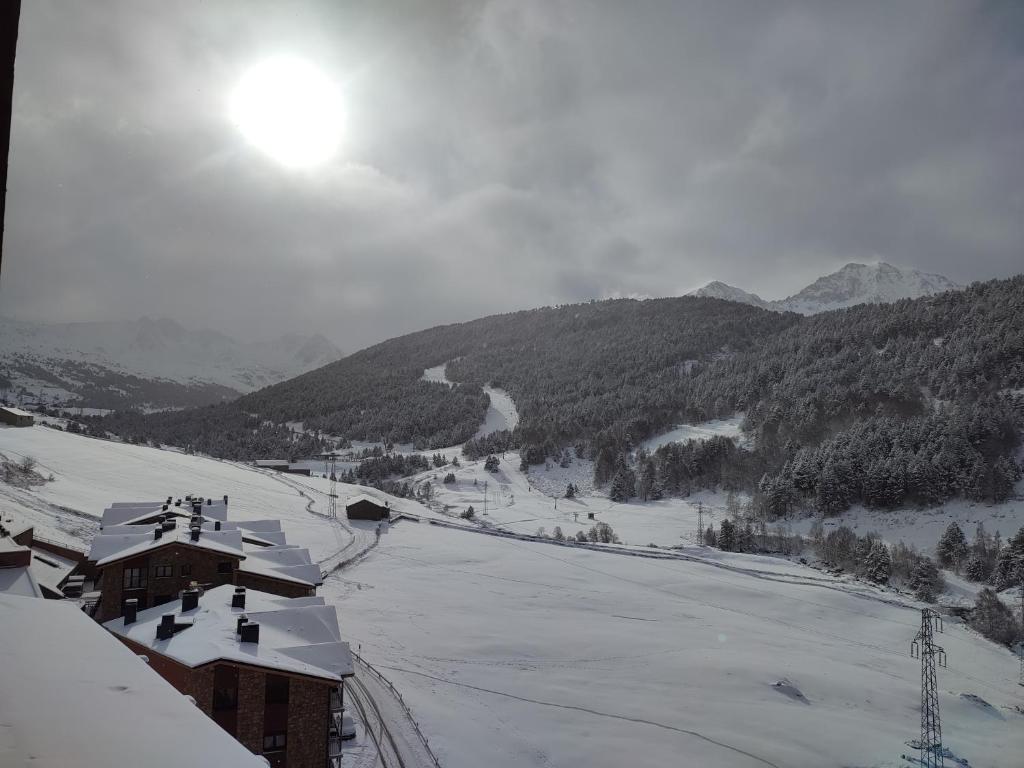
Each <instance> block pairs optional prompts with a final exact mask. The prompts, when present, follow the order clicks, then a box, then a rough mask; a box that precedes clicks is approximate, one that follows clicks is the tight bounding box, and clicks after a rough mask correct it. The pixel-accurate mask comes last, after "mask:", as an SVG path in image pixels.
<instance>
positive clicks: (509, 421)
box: [423, 363, 519, 437]
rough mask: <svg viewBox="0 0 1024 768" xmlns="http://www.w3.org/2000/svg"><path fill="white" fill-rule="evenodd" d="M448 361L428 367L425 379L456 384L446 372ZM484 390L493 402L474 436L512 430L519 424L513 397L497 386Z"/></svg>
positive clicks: (484, 388)
mask: <svg viewBox="0 0 1024 768" xmlns="http://www.w3.org/2000/svg"><path fill="white" fill-rule="evenodd" d="M446 365H447V363H442V364H441V365H435V366H434V367H433V368H427V369H425V370H424V371H423V380H424V381H432V382H435V383H437V384H447V385H448V386H449V387H453V386H455V382H453V381H451V380H449V378H448V376H447V375H446V374H445V370H444V369H445V366H446ZM483 390H484V392H485V393H487V396H488V397H489V398H490V399H491V404H490V406H488V408H487V413H486V414H485V415H484V421H483V423H482V424H481V425H480V428H479V429H477V431H476V434H475V435H474V437H483V436H484V435H489V434H491V432H497V431H499V430H502V429H507V430H509V431H510V432H511V431H512V430H513V429H515V428H516V427H517V426H518V425H519V411H517V410H516V404H515V403H514V402H513V401H512V397H511V396H510V395H509V394H508V392H506V391H505V390H503V389H498V388H497V387H491V386H486V385H485V386H484V387H483Z"/></svg>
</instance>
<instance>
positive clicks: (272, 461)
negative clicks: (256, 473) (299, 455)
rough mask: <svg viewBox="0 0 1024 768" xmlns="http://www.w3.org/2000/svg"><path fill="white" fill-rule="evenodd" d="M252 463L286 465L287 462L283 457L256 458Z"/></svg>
mask: <svg viewBox="0 0 1024 768" xmlns="http://www.w3.org/2000/svg"><path fill="white" fill-rule="evenodd" d="M253 464H254V465H255V466H257V467H287V466H288V465H289V462H288V461H286V460H284V459H257V460H256V461H254V462H253Z"/></svg>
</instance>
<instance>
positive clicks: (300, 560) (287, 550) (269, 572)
mask: <svg viewBox="0 0 1024 768" xmlns="http://www.w3.org/2000/svg"><path fill="white" fill-rule="evenodd" d="M243 550H244V551H245V555H246V558H245V560H243V561H242V562H240V563H239V564H238V570H240V571H244V572H246V573H252V574H255V575H257V576H267V577H269V578H273V579H284V580H285V581H293V582H296V583H298V584H306V585H308V586H311V587H315V586H317V585H318V584H320V583H321V578H320V567H319V566H318V565H316V564H315V563H314V562H313V560H312V558H310V556H309V550H308V549H305V548H302V547H296V546H292V545H288V544H285V545H276V546H272V547H260V546H255V547H254V546H248V547H246V546H243Z"/></svg>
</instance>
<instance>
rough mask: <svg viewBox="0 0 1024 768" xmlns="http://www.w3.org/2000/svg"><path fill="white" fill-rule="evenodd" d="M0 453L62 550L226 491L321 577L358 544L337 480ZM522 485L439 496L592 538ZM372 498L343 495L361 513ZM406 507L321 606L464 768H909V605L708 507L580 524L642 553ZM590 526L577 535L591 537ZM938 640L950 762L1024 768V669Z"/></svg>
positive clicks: (630, 507)
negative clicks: (730, 548) (30, 465)
mask: <svg viewBox="0 0 1024 768" xmlns="http://www.w3.org/2000/svg"><path fill="white" fill-rule="evenodd" d="M0 453H3V454H4V455H5V456H7V457H8V458H10V459H19V458H21V457H23V456H26V455H28V456H32V457H33V458H35V459H36V460H37V462H38V466H39V471H40V473H42V474H44V475H47V476H48V475H49V474H52V475H53V480H52V481H50V482H47V483H45V484H43V485H39V486H33V487H31V488H15V487H13V486H9V485H0V511H2V512H4V513H15V514H19V515H22V516H25V517H28V518H29V519H30V520H31V521H32V522H34V523H35V524H36V525H37V529H38V531H39V533H40V535H44V536H52V537H61V538H62V540H65V541H74V540H76V539H85V538H88V536H89V535H90V524H91V522H90V521H91V520H93V519H94V518H95V516H97V515H98V514H99V513H100V511H101V510H102V509H103V507H104V506H106V505H107V504H108V503H109V502H110V501H114V500H119V499H138V498H161V497H163V496H165V495H167V494H184V493H186V492H197V493H205V494H210V495H220V494H223V493H227V494H229V497H230V499H231V506H232V510H233V511H232V515H233V516H237V517H240V518H244V517H248V516H250V515H251V516H252V517H279V518H280V519H281V520H282V522H283V525H284V528H285V530H286V532H287V534H288V537H289V541H292V542H293V543H296V544H299V545H301V546H305V547H309V548H310V550H311V553H312V554H313V556H314V558H315V559H317V560H321V561H324V562H331V560H330V558H331V557H332V555H335V554H336V553H337V552H338V551H339V550H341V549H343V548H344V547H346V546H348V545H349V543H350V542H351V539H352V537H353V535H354V534H353V531H352V530H350V529H351V526H347V527H346V526H343V525H342V524H335V523H331V522H329V521H328V520H326V519H324V518H323V517H321V516H320V515H318V514H316V513H317V512H322V511H323V509H324V507H325V505H326V496H325V492H326V491H327V488H328V481H327V480H325V479H323V478H320V477H309V478H307V477H300V476H280V475H274V474H270V473H266V472H262V471H257V470H255V469H253V468H251V467H247V466H245V465H241V464H237V463H233V462H227V461H216V460H212V459H208V458H203V457H198V456H187V455H184V454H181V453H177V452H174V451H168V450H156V449H152V448H145V447H140V446H131V445H124V444H119V443H112V442H107V441H101V440H95V439H90V438H85V437H80V436H77V435H71V434H67V433H63V432H60V431H57V430H51V429H48V428H45V427H38V426H37V427H34V428H31V429H12V428H0ZM517 466H518V457H516V456H514V455H513V454H511V453H510V454H508V455H507V456H506V457H505V459H504V460H503V461H502V462H501V464H500V466H499V471H498V473H495V474H491V473H487V472H485V471H484V470H483V468H482V462H467V463H465V464H464V466H463V468H462V469H460V470H457V472H456V476H457V483H456V484H455V485H454V487H449V486H445V484H443V483H437V484H436V485H435V488H436V499H437V501H438V502H439V503H440V504H450V505H451V507H452V509H451V510H450V512H453V513H454V512H456V511H459V508H460V507H461V505H463V504H469V503H472V504H473V505H474V506H475V507H476V508H477V509H478V510H481V511H482V502H483V490H482V482H483V481H484V480H487V481H488V492H489V493H490V494H491V496H490V502H489V503H488V518H487V519H488V520H489V521H490V522H492V523H493V524H496V525H499V526H500V527H502V528H507V529H508V530H511V531H518V532H522V533H534V532H535V531H536V529H537V528H538V527H540V526H546V527H547V529H548V530H549V531H550V530H551V529H552V527H553V526H554V525H560V526H561V527H563V529H565V530H566V532H569V531H570V530H574V529H575V527H576V526H577V523H576V521H575V520H573V516H572V512H573V511H577V508H576V507H574V506H573V505H572V503H570V502H569V501H568V500H564V499H560V500H558V503H557V507H558V508H557V510H556V509H555V500H554V499H553V498H551V497H550V496H548V495H546V494H545V493H543V492H542V491H541V490H539V489H538V488H537V487H536V485H535V483H534V479H535V478H534V477H531V476H530V475H523V474H522V473H520V472H518V469H517ZM433 474H434V473H426V474H425V475H424V476H423V477H422V478H421V479H430V478H432V477H433ZM534 474H535V473H534ZM474 480H476V481H477V482H476V485H475V486H474V484H473V481H474ZM502 486H506V488H502ZM361 490H363V489H360V488H358V487H356V486H348V485H344V484H342V485H340V486H339V495H340V496H341V499H340V501H341V503H342V505H343V504H344V500H345V498H347V497H348V496H350V495H353V494H355V493H358V492H360V491H361ZM513 497H514V498H513ZM390 501H391V504H392V507H394V508H395V509H397V510H399V511H408V512H411V513H414V514H416V515H418V516H420V517H422V518H423V521H422V522H420V523H415V522H412V521H410V520H402V521H400V522H398V523H395V524H394V525H392V526H391V528H390V530H389V531H388V532H387V533H385V535H384V536H382V538H381V540H380V543H379V544H378V545H377V546H376V547H375V548H373V549H372V550H370V551H369V552H368V554H367V555H366V556H365V557H364V558H363V559H362V560H361V561H360V562H359V563H358V564H356V565H354V566H352V567H350V568H348V569H346V570H343V571H340V572H338V573H336V574H333V575H330V576H328V578H327V579H326V581H325V584H324V586H323V587H322V588H321V593H322V594H323V595H325V596H326V597H327V599H328V601H329V602H331V603H333V604H335V605H337V606H338V609H339V615H340V618H341V625H342V629H343V633H344V635H345V639H347V640H349V641H351V643H352V645H353V648H356V649H361V653H362V655H363V656H364V657H365V658H366V659H367V660H368V661H370V662H371V663H373V664H374V665H376V666H377V668H378V669H379V670H380V671H381V672H383V673H384V674H385V675H387V676H388V677H389V678H390V679H391V681H392V682H393V683H394V685H395V686H396V687H397V688H398V690H399V691H400V692H401V694H402V696H403V698H404V699H405V701H406V703H407V704H408V705H409V706H410V707H411V708H412V710H413V712H414V713H415V715H416V718H417V720H419V722H420V724H421V726H422V728H423V729H424V731H425V733H426V735H427V736H428V737H429V739H430V742H431V745H432V746H433V747H434V750H435V751H436V752H437V753H438V756H439V757H440V758H441V762H442V764H443V765H445V766H446V768H448V767H451V768H461V767H462V766H478V765H482V764H486V765H493V766H499V768H504V767H505V766H508V767H509V768H511V766H524V765H525V766H613V765H620V764H623V763H628V764H631V765H637V766H662V765H680V764H685V765H701V766H704V765H707V766H759V765H760V766H763V765H770V766H771V765H774V766H779V767H780V768H781V767H782V766H786V767H787V768H788V767H790V766H792V767H794V768H799V767H801V766H814V767H815V768H818V767H820V766H850V765H856V766H875V767H878V768H881V767H883V766H884V767H886V768H895V766H899V765H902V764H903V763H902V762H901V760H900V754H903V753H911V752H912V750H911V749H910V748H909V747H908V746H907V745H906V742H907V741H908V740H911V739H914V738H916V736H917V732H918V718H919V710H918V707H919V684H920V666H919V662H917V661H915V660H913V659H911V658H910V657H909V653H908V651H909V642H910V640H911V639H912V638H913V636H914V633H915V632H916V630H917V627H918V625H919V622H920V619H919V612H918V608H919V607H920V605H919V604H917V603H915V602H914V601H912V600H909V599H906V598H903V597H901V596H899V595H897V594H895V593H893V592H890V591H886V590H883V589H879V588H875V587H871V586H868V585H866V584H863V583H859V582H852V581H849V580H845V579H841V578H834V577H832V576H830V575H828V574H825V573H822V572H820V571H817V570H813V569H810V568H807V567H804V566H802V565H800V564H798V563H792V562H789V561H786V560H783V559H779V558H771V557H763V556H755V555H742V554H729V553H721V552H718V551H717V550H708V549H706V548H703V547H696V546H694V545H692V544H690V543H689V542H688V541H687V536H688V533H689V532H690V531H692V530H693V527H694V524H695V502H696V501H697V499H696V498H695V499H691V500H685V501H680V500H671V501H664V502H658V503H655V504H639V503H636V504H623V505H611V504H609V503H608V501H607V499H603V497H600V496H596V495H583V496H582V497H581V498H580V499H579V500H578V501H577V502H576V504H577V505H578V510H579V511H582V512H584V513H586V512H591V511H593V512H594V513H595V519H596V520H601V521H605V522H609V523H611V524H612V525H613V526H614V528H615V530H616V531H617V532H618V533H619V534H620V536H621V537H622V538H623V539H624V540H625V541H626V542H627V543H629V544H633V545H639V546H636V547H635V548H628V547H627V548H625V549H627V550H629V551H626V552H601V551H593V550H591V549H583V548H575V547H568V546H559V545H555V544H552V543H541V542H531V541H521V540H516V539H509V538H498V537H495V536H490V535H486V532H481V531H479V530H472V529H470V530H454V529H452V528H449V527H440V526H435V525H431V524H430V523H429V522H428V519H431V518H432V519H438V520H443V521H445V522H453V521H452V519H451V518H450V517H448V516H445V515H443V514H442V513H441V512H439V511H430V510H427V509H426V508H425V507H423V506H422V505H420V504H417V503H414V502H411V501H408V500H402V499H394V498H392V499H390ZM705 501H706V502H707V503H708V505H709V506H711V507H715V506H716V505H721V504H722V499H721V497H714V496H708V498H706V499H705ZM311 512H312V513H311ZM579 518H580V520H579V522H578V527H580V528H582V527H585V526H589V525H592V524H593V522H594V521H590V520H587V514H580V515H579ZM517 520H518V522H517ZM342 522H344V521H342ZM458 522H459V523H460V524H465V525H467V526H470V525H471V524H469V523H466V522H465V521H458ZM649 541H654V542H655V543H660V544H662V546H665V545H669V546H671V545H675V546H678V547H680V549H678V550H675V552H676V554H677V555H679V556H680V558H685V559H668V560H666V559H657V560H655V559H650V558H645V557H640V556H637V555H638V554H643V552H644V550H645V549H646V544H647V543H648V542H649ZM941 643H942V644H943V646H944V647H945V649H946V652H947V654H948V655H949V668H948V669H943V670H941V672H940V680H939V682H940V704H941V707H942V713H943V734H944V743H946V744H947V746H948V747H949V749H950V750H952V752H953V753H955V754H956V755H957V756H959V757H961V758H965V759H967V760H969V761H970V765H972V766H997V767H1003V768H1011V766H1017V765H1019V755H1020V754H1021V753H1022V750H1024V714H1022V713H1021V711H1020V709H1018V708H1020V707H1024V696H1022V692H1024V689H1022V688H1020V687H1019V686H1018V685H1017V684H1016V677H1017V660H1016V659H1015V658H1014V656H1013V655H1012V654H1011V653H1010V652H1009V651H1008V650H1007V649H1005V648H1002V647H999V646H997V645H995V644H993V643H991V642H989V641H986V640H984V639H982V638H981V637H980V636H979V635H977V634H976V633H975V632H973V631H972V630H969V629H968V628H966V627H965V626H964V625H963V624H962V623H960V622H958V621H957V620H955V619H952V618H950V619H948V620H947V622H946V632H945V634H944V635H942V636H941ZM972 696H976V697H980V699H982V700H984V701H985V702H988V704H990V705H991V707H990V708H987V707H983V706H980V705H979V704H978V703H977V702H976V701H975V700H974V699H972V698H970V697H972Z"/></svg>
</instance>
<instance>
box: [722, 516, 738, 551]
mask: <svg viewBox="0 0 1024 768" xmlns="http://www.w3.org/2000/svg"><path fill="white" fill-rule="evenodd" d="M718 548H719V549H721V550H722V551H723V552H733V551H735V549H736V525H735V524H734V523H733V522H732V520H723V521H722V524H721V525H719V526H718Z"/></svg>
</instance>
